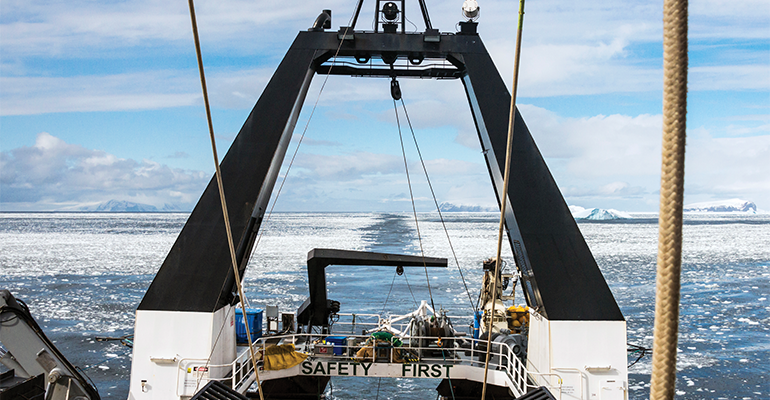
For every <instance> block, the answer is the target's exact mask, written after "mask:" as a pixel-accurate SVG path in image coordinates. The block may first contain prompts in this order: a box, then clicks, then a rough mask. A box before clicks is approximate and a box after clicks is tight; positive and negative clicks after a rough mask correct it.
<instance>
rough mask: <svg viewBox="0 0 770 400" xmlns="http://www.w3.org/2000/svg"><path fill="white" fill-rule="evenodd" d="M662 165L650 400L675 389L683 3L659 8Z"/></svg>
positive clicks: (669, 0) (676, 0) (670, 1)
mask: <svg viewBox="0 0 770 400" xmlns="http://www.w3.org/2000/svg"><path fill="white" fill-rule="evenodd" d="M663 74H664V78H663V162H662V171H661V180H660V217H659V222H658V224H659V236H658V272H657V289H656V290H657V292H656V296H655V332H654V339H653V340H654V341H653V353H652V376H651V386H650V399H651V400H660V399H672V398H673V397H674V389H675V386H676V346H677V334H678V327H679V287H680V285H679V277H680V274H681V267H682V204H683V200H684V150H685V139H686V114H687V0H664V2H663Z"/></svg>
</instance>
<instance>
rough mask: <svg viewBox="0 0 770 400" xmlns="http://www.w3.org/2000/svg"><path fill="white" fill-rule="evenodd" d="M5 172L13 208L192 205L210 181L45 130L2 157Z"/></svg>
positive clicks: (5, 200)
mask: <svg viewBox="0 0 770 400" xmlns="http://www.w3.org/2000/svg"><path fill="white" fill-rule="evenodd" d="M0 174H1V175H0V184H1V185H2V194H1V195H0V196H2V204H3V208H4V209H8V210H10V209H18V208H22V209H25V208H28V207H32V208H34V209H46V207H54V208H58V207H60V205H62V204H69V205H70V206H72V207H76V206H77V205H79V204H86V203H94V202H101V201H107V200H111V199H117V200H130V201H138V202H143V203H149V204H152V205H157V206H163V204H166V203H169V204H177V205H181V206H187V205H190V204H191V203H193V202H194V201H195V200H196V199H197V197H198V196H199V195H200V193H201V191H202V190H203V188H204V187H205V185H206V183H207V182H208V180H209V176H208V174H205V173H203V172H200V171H186V170H181V169H172V168H169V167H168V166H165V165H162V164H159V163H156V162H152V161H149V160H142V161H141V162H137V161H134V160H130V159H122V158H118V157H116V156H114V155H112V154H109V153H106V152H104V151H100V150H90V149H87V148H85V147H82V146H79V145H74V144H69V143H66V142H64V141H63V140H61V139H59V138H57V137H55V136H52V135H50V134H48V133H46V132H42V133H40V134H38V136H37V139H36V141H35V144H34V145H33V146H31V147H20V148H16V149H13V150H10V151H5V152H2V153H0Z"/></svg>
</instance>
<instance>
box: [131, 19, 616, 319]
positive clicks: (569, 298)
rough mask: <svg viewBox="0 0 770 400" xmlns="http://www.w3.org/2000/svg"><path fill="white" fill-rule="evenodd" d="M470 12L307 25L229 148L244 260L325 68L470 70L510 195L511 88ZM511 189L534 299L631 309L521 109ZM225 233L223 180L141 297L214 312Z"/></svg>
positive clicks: (225, 265)
mask: <svg viewBox="0 0 770 400" xmlns="http://www.w3.org/2000/svg"><path fill="white" fill-rule="evenodd" d="M359 7H360V5H359ZM426 15H427V14H426ZM324 20H326V17H324ZM465 24H466V25H463V27H462V30H461V32H460V33H457V34H454V33H453V34H447V33H442V34H438V33H437V31H435V30H426V32H425V33H372V32H361V31H354V30H353V28H346V27H343V28H340V30H339V31H337V32H330V31H324V30H323V29H322V28H320V27H314V28H312V29H311V30H310V31H306V32H300V33H299V34H298V35H297V37H296V39H295V40H294V43H293V44H292V45H291V48H290V49H289V51H288V52H287V54H286V56H285V57H284V59H283V61H282V62H281V64H280V65H279V66H278V69H277V70H276V72H275V74H274V75H273V78H272V79H271V80H270V82H269V83H268V85H267V87H266V88H265V90H264V92H263V93H262V95H261V96H260V98H259V100H258V101H257V104H256V105H255V106H254V109H253V110H252V112H251V114H250V115H249V118H248V119H247V120H246V123H245V124H244V125H243V128H242V129H241V131H240V132H239V134H238V136H237V137H236V139H235V141H234V142H233V144H232V146H231V148H230V150H229V151H228V153H227V155H226V156H225V158H224V159H223V160H222V179H223V182H224V190H225V193H226V195H227V202H228V207H229V210H230V216H231V224H232V227H233V237H234V239H235V240H236V243H238V250H237V257H238V262H239V266H240V269H241V271H245V268H246V265H247V263H248V259H249V257H250V255H251V251H252V247H253V244H254V241H255V238H256V236H257V234H258V232H259V228H260V224H261V221H262V218H263V216H264V213H265V209H266V207H267V203H268V200H269V199H270V194H271V193H272V190H273V186H274V184H275V181H276V177H277V175H278V170H279V169H280V166H281V163H282V161H283V159H284V156H285V154H286V149H287V146H288V144H289V141H290V140H291V135H292V132H293V130H294V126H295V124H296V121H297V118H298V115H299V112H300V110H301V108H302V103H303V102H304V100H305V96H306V94H307V90H308V87H309V85H310V81H311V80H312V77H313V75H314V74H316V73H319V74H321V73H323V74H326V73H331V74H344V75H352V76H364V75H368V76H386V77H392V76H418V77H436V78H457V79H461V80H462V82H463V84H464V87H465V91H466V94H467V99H468V102H469V104H470V109H471V113H472V115H473V119H474V122H475V126H476V130H477V133H478V136H479V140H480V143H481V146H482V149H483V153H484V156H485V159H486V163H487V167H488V170H489V174H490V178H491V181H492V185H493V187H494V188H495V193H496V195H497V197H498V201H499V199H500V198H501V193H500V190H502V186H503V185H502V181H503V172H504V171H502V168H503V166H504V160H505V146H506V135H507V124H508V111H509V106H510V95H509V92H508V90H507V89H506V87H505V84H504V83H503V80H502V79H501V78H500V75H499V73H498V71H497V69H496V68H495V66H494V64H493V62H492V59H491V58H490V56H489V53H488V52H487V50H486V48H485V47H484V45H483V43H482V41H481V38H480V37H479V36H478V34H476V31H475V24H473V23H465ZM468 24H470V25H468ZM335 54H336V59H335V58H334V56H335ZM340 60H346V62H345V63H344V64H340V63H339V61H340ZM376 60H383V61H382V62H379V61H376ZM399 60H400V61H399ZM407 60H408V62H405V61H407ZM375 61H376V62H375ZM508 199H509V202H510V204H509V205H508V206H507V207H506V210H507V212H506V215H505V222H506V227H507V233H508V239H509V242H510V245H511V248H512V251H513V254H514V258H515V261H516V266H517V267H518V269H519V271H520V273H521V275H522V281H523V286H524V293H525V295H526V298H527V302H528V304H529V305H530V306H532V307H534V308H536V309H537V310H538V312H540V313H541V314H543V315H544V316H546V317H548V318H549V319H551V320H622V319H623V315H622V313H621V312H620V309H619V308H618V306H617V303H616V302H615V299H614V297H613V296H612V293H611V292H610V290H609V287H608V285H607V283H606V281H605V280H604V277H603V276H602V274H601V272H600V271H599V268H598V266H597V264H596V261H595V260H594V258H593V256H592V255H591V252H590V251H589V249H588V246H587V245H586V242H585V240H584V239H583V236H582V234H581V233H580V230H579V229H578V227H577V224H576V223H575V221H574V219H573V218H572V216H571V214H570V212H569V209H568V207H567V204H566V203H565V201H564V199H563V197H562V196H561V193H560V191H559V189H558V186H557V185H556V182H555V181H554V179H553V177H552V176H551V174H550V172H549V170H548V167H547V166H546V164H545V161H544V160H543V157H542V155H541V154H540V151H539V150H538V148H537V146H536V145H535V142H534V140H533V139H532V136H531V135H530V132H529V130H528V128H527V126H526V124H525V123H524V120H523V119H522V118H521V115H520V114H519V113H518V111H517V112H516V121H515V125H514V141H513V153H512V163H511V180H510V186H509V189H508ZM225 237H226V236H225V230H224V222H223V221H222V211H221V207H220V205H219V197H218V193H217V190H216V182H215V181H214V180H212V181H211V182H210V183H209V185H208V187H207V188H206V190H205V192H204V193H203V195H202V196H201V199H200V201H199V202H198V205H197V206H196V207H195V209H194V210H193V212H192V214H191V215H190V218H189V220H188V221H187V223H186V224H185V226H184V228H183V229H182V232H181V233H180V235H179V237H178V238H177V241H176V243H174V246H173V248H172V249H171V251H170V252H169V255H168V257H167V258H166V260H165V261H164V263H163V265H162V267H161V269H160V271H159V272H158V274H157V276H156V278H155V280H154V281H153V283H152V285H151V286H150V288H149V290H148V291H147V294H146V295H145V297H144V299H143V300H142V303H141V304H140V306H139V309H146V310H180V311H207V312H211V311H214V310H216V309H219V308H221V307H222V306H224V305H225V304H228V303H229V302H231V301H232V291H233V288H234V285H235V280H234V278H233V272H232V270H231V267H230V259H229V252H228V247H227V243H226V239H225ZM241 276H243V274H241Z"/></svg>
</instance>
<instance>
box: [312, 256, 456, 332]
mask: <svg viewBox="0 0 770 400" xmlns="http://www.w3.org/2000/svg"><path fill="white" fill-rule="evenodd" d="M329 265H355V266H378V267H399V266H400V267H441V268H446V266H447V259H446V258H434V257H421V256H410V255H403V254H387V253H373V252H369V251H354V250H338V249H313V250H310V252H308V253H307V278H308V286H309V288H310V308H309V309H310V310H311V312H312V318H311V319H310V324H311V325H313V326H326V325H328V321H327V320H326V315H327V309H326V300H327V293H326V267H327V266H329Z"/></svg>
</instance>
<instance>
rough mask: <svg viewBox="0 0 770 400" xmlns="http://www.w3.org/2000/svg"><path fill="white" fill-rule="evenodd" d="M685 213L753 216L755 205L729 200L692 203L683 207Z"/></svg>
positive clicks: (755, 210) (744, 201)
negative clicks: (744, 214) (742, 213)
mask: <svg viewBox="0 0 770 400" xmlns="http://www.w3.org/2000/svg"><path fill="white" fill-rule="evenodd" d="M684 211H686V212H747V213H753V214H755V213H756V212H757V205H756V204H754V203H753V202H751V201H746V200H741V199H729V200H718V201H707V202H702V203H692V204H687V205H685V206H684Z"/></svg>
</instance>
